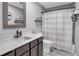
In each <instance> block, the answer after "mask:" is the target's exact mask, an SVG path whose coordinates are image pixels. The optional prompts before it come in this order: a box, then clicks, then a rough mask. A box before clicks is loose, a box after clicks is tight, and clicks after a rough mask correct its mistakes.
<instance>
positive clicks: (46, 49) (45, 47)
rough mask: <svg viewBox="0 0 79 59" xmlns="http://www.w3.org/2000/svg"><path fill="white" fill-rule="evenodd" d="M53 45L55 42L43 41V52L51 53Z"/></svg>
mask: <svg viewBox="0 0 79 59" xmlns="http://www.w3.org/2000/svg"><path fill="white" fill-rule="evenodd" d="M52 44H53V42H52V41H51V40H43V51H44V52H47V53H49V52H50V47H51V45H52Z"/></svg>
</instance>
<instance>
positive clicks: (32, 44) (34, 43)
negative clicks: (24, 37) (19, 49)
mask: <svg viewBox="0 0 79 59" xmlns="http://www.w3.org/2000/svg"><path fill="white" fill-rule="evenodd" d="M35 45H37V40H34V41H32V42H31V48H32V47H34V46H35Z"/></svg>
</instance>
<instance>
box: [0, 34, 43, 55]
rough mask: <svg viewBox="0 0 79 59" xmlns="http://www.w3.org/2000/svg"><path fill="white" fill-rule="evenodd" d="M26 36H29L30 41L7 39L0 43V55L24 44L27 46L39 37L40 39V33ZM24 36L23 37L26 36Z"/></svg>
mask: <svg viewBox="0 0 79 59" xmlns="http://www.w3.org/2000/svg"><path fill="white" fill-rule="evenodd" d="M27 35H28V36H31V37H32V38H31V39H23V38H22V37H20V38H8V39H5V40H2V41H0V55H3V54H5V53H7V52H9V51H12V50H14V49H16V48H18V47H20V46H22V45H24V44H27V43H29V42H31V41H33V40H35V39H37V38H39V37H42V36H43V34H42V33H37V34H27ZM27 35H24V36H27Z"/></svg>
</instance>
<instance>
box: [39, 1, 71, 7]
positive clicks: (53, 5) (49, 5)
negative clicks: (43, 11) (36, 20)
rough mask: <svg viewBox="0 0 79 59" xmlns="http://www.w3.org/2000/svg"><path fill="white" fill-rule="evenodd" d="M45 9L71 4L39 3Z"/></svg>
mask: <svg viewBox="0 0 79 59" xmlns="http://www.w3.org/2000/svg"><path fill="white" fill-rule="evenodd" d="M39 3H40V5H42V6H43V7H44V8H51V7H56V6H60V5H64V4H69V3H71V2H39Z"/></svg>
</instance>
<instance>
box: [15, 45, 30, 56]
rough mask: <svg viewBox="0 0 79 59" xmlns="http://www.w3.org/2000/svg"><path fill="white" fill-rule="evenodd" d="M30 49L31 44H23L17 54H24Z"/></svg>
mask: <svg viewBox="0 0 79 59" xmlns="http://www.w3.org/2000/svg"><path fill="white" fill-rule="evenodd" d="M28 50H29V44H26V45H24V46H21V47H19V48H17V49H16V56H20V55H22V54H24V53H25V52H26V51H28Z"/></svg>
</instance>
